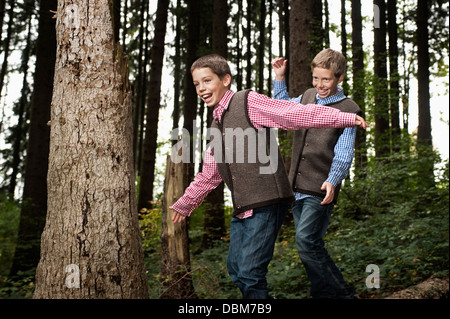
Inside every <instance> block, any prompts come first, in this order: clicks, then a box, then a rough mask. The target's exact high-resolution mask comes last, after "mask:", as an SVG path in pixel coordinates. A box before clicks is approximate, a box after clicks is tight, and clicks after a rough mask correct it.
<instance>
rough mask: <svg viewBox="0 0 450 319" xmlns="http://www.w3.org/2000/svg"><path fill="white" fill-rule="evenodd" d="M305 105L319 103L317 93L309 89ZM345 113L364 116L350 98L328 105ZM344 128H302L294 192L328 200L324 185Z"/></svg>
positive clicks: (296, 147)
mask: <svg viewBox="0 0 450 319" xmlns="http://www.w3.org/2000/svg"><path fill="white" fill-rule="evenodd" d="M301 103H302V104H315V103H316V90H315V89H314V88H312V89H309V90H307V91H306V92H305V93H304V94H303V96H302V100H301ZM327 106H329V107H334V108H337V109H339V110H340V111H342V112H349V113H357V114H360V113H361V109H360V108H359V107H358V105H357V104H356V103H355V102H353V101H352V100H351V99H349V98H345V99H343V100H341V101H339V102H336V103H332V104H328V105H327ZM343 131H344V129H343V128H327V129H302V130H297V131H296V132H295V134H294V142H293V148H292V158H291V168H290V171H289V182H290V184H291V186H292V188H293V190H294V191H296V192H299V193H302V194H309V195H314V196H318V197H321V198H323V197H325V195H326V192H325V191H322V190H321V189H320V188H321V187H322V184H323V182H325V180H326V179H327V178H328V173H329V172H330V168H331V163H332V161H333V157H334V147H335V145H336V142H337V140H338V138H339V136H340V135H341V134H342V132H343ZM340 188H341V185H337V187H336V189H335V192H334V201H336V200H337V198H338V195H339V191H340Z"/></svg>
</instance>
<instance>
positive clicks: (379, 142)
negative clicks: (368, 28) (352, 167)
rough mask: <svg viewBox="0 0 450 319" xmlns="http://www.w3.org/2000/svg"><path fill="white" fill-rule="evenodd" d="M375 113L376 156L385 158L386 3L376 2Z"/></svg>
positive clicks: (387, 144)
mask: <svg viewBox="0 0 450 319" xmlns="http://www.w3.org/2000/svg"><path fill="white" fill-rule="evenodd" d="M373 4H374V7H375V8H376V10H377V12H378V15H375V19H378V21H375V28H374V64H375V66H374V74H375V77H374V95H375V100H374V112H375V156H376V157H377V158H383V157H385V156H388V155H389V153H390V132H389V98H388V82H387V78H388V76H387V50H386V1H385V0H374V2H373Z"/></svg>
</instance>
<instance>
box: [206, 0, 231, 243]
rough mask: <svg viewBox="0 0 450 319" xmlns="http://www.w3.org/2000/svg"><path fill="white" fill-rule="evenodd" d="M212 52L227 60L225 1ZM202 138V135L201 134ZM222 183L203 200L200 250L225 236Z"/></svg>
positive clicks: (219, 7)
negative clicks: (203, 211) (203, 210)
mask: <svg viewBox="0 0 450 319" xmlns="http://www.w3.org/2000/svg"><path fill="white" fill-rule="evenodd" d="M213 15H214V19H213V32H212V51H213V53H217V54H220V55H221V56H223V57H225V58H227V56H228V41H227V39H228V25H227V20H228V6H227V3H226V1H222V0H215V1H214V9H213ZM212 111H213V109H212V108H208V110H207V120H206V121H207V125H210V123H211V121H212V118H213V116H212ZM202 136H203V134H202ZM224 200H225V199H224V183H220V185H219V186H218V187H216V188H215V189H214V190H213V191H212V192H211V193H209V195H208V196H207V197H206V198H205V201H204V203H203V206H204V207H205V218H204V224H203V229H204V234H203V238H202V248H203V249H207V248H210V247H211V246H212V245H213V242H214V241H215V240H219V239H220V238H221V237H223V236H224V235H225V208H224V207H225V204H224Z"/></svg>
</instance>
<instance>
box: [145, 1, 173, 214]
mask: <svg viewBox="0 0 450 319" xmlns="http://www.w3.org/2000/svg"><path fill="white" fill-rule="evenodd" d="M168 9H169V0H159V1H158V9H157V12H156V21H155V37H154V39H153V44H152V48H151V68H150V81H149V83H148V101H147V114H146V126H145V138H144V144H143V147H142V163H141V183H140V186H139V205H138V209H139V210H140V209H142V208H151V204H150V201H152V200H153V182H154V180H155V162H156V149H157V138H158V119H159V109H160V107H161V75H162V67H163V60H164V41H165V37H166V25H167V13H168V12H167V11H168Z"/></svg>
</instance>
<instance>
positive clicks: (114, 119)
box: [34, 0, 148, 298]
mask: <svg viewBox="0 0 450 319" xmlns="http://www.w3.org/2000/svg"><path fill="white" fill-rule="evenodd" d="M111 8H112V5H111V0H110V1H107V0H98V1H95V2H86V1H81V0H78V1H72V2H71V3H67V2H66V1H63V0H60V1H58V13H57V21H56V35H57V37H56V38H57V57H56V66H55V80H54V83H55V87H54V91H53V99H52V108H51V121H50V123H49V125H50V126H51V130H50V156H49V173H48V211H47V221H46V225H45V228H44V232H43V234H42V241H41V260H40V262H39V265H38V268H37V271H36V290H35V294H34V298H146V297H148V292H147V278H146V274H145V266H144V259H143V252H142V246H141V241H140V232H139V225H138V215H137V214H136V199H135V185H134V184H135V183H134V168H133V151H132V134H133V128H132V119H131V98H132V97H131V92H130V86H129V83H128V78H127V77H128V66H127V63H126V59H125V57H124V56H123V54H122V52H121V49H120V46H118V45H116V44H115V42H114V36H113V26H112V18H111V16H112V12H111V11H112V9H111Z"/></svg>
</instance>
